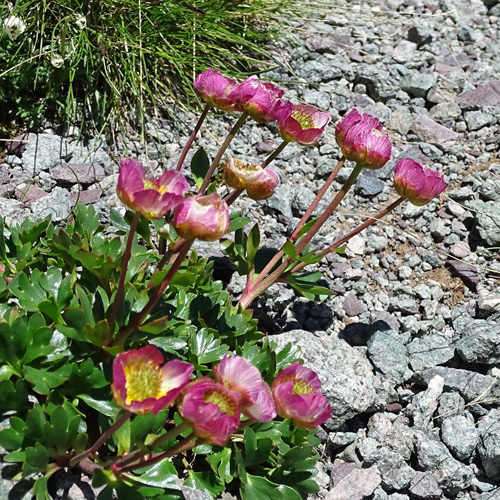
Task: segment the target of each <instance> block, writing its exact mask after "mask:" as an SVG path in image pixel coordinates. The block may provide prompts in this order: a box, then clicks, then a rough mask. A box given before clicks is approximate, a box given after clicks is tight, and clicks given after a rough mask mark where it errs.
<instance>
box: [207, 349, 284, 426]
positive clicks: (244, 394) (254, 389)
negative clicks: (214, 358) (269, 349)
mask: <svg viewBox="0 0 500 500" xmlns="http://www.w3.org/2000/svg"><path fill="white" fill-rule="evenodd" d="M214 377H215V380H216V381H217V382H219V383H220V384H222V385H223V386H224V387H226V389H229V390H231V391H234V392H236V393H238V394H239V395H240V396H241V412H242V413H243V415H245V416H247V417H249V418H253V419H254V420H259V421H260V422H269V421H270V420H272V419H273V418H274V417H275V416H276V405H275V403H274V399H273V395H272V393H271V389H270V387H269V386H268V385H267V384H266V382H264V380H263V379H262V376H261V374H260V372H259V370H258V369H257V368H255V366H252V365H251V364H250V363H249V362H248V361H247V360H246V359H245V358H242V357H241V356H235V357H234V358H228V357H227V356H224V358H223V359H222V361H221V362H220V363H219V364H218V365H216V366H215V368H214Z"/></svg>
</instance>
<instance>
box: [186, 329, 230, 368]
mask: <svg viewBox="0 0 500 500" xmlns="http://www.w3.org/2000/svg"><path fill="white" fill-rule="evenodd" d="M189 344H190V348H191V351H192V353H193V354H194V355H195V356H197V358H198V363H200V364H206V363H213V362H214V361H220V360H221V359H222V358H223V356H224V354H226V353H227V350H228V346H227V345H224V344H223V345H221V341H220V340H219V339H216V338H215V337H214V334H213V333H210V332H208V331H207V329H206V328H202V329H201V330H198V332H196V333H195V334H194V335H191V339H190V342H189Z"/></svg>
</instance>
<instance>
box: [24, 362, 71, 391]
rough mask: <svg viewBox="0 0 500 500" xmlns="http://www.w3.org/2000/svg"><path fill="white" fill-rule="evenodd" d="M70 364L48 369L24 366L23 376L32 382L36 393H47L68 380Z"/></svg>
mask: <svg viewBox="0 0 500 500" xmlns="http://www.w3.org/2000/svg"><path fill="white" fill-rule="evenodd" d="M70 372H71V366H69V365H63V366H60V367H59V368H56V369H54V370H53V371H49V369H38V368H33V367H32V366H26V367H25V368H24V370H23V375H24V378H25V379H26V380H27V381H28V382H31V383H32V384H33V390H34V391H35V392H38V394H45V395H47V394H49V393H50V390H51V389H54V388H56V387H59V386H60V385H61V384H63V383H64V382H66V380H68V377H69V375H70Z"/></svg>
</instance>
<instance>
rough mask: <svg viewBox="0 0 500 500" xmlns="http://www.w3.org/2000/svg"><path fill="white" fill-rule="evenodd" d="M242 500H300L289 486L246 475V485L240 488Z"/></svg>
mask: <svg viewBox="0 0 500 500" xmlns="http://www.w3.org/2000/svg"><path fill="white" fill-rule="evenodd" d="M240 494H241V498H242V500H302V497H301V496H300V495H299V494H298V493H297V491H295V490H294V489H292V488H290V487H289V486H285V485H283V484H275V483H272V482H271V481H269V480H268V479H266V478H264V477H259V476H253V475H251V474H247V483H246V484H242V485H241V488H240Z"/></svg>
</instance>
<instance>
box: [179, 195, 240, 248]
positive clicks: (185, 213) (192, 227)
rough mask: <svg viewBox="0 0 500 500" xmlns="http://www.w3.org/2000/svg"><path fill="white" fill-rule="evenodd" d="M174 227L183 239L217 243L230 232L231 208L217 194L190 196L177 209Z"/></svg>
mask: <svg viewBox="0 0 500 500" xmlns="http://www.w3.org/2000/svg"><path fill="white" fill-rule="evenodd" d="M173 225H174V227H175V230H176V231H177V234H178V235H179V236H181V237H182V238H185V239H193V238H197V239H199V240H203V241H215V240H218V239H220V238H222V236H224V235H225V234H226V233H227V232H228V231H229V227H230V225H231V223H230V221H229V208H228V206H227V203H226V202H225V201H224V200H221V198H220V196H219V195H218V194H217V193H212V194H209V195H206V196H200V195H198V196H190V197H188V198H186V199H185V200H184V201H183V202H182V203H181V204H180V205H179V206H178V207H177V208H176V209H175V211H174V221H173Z"/></svg>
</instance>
